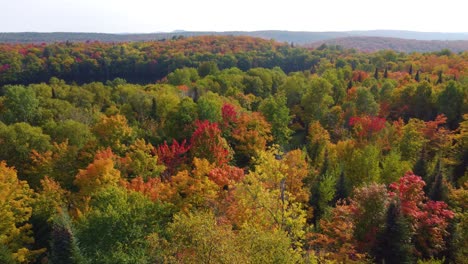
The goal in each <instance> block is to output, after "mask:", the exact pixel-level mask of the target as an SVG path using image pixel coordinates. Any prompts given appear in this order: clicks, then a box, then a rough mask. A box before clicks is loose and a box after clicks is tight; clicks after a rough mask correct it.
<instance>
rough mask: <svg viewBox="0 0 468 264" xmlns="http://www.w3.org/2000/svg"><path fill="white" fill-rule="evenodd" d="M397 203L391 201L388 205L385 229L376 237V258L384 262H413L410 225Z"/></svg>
mask: <svg viewBox="0 0 468 264" xmlns="http://www.w3.org/2000/svg"><path fill="white" fill-rule="evenodd" d="M397 203H398V202H392V203H391V204H390V206H389V207H388V210H387V219H386V224H385V229H384V230H383V232H382V233H381V234H380V235H379V238H378V241H379V245H378V248H377V251H376V258H377V260H378V261H379V262H385V263H413V259H412V246H411V232H410V226H409V223H408V222H407V220H406V219H405V218H404V216H402V215H401V213H400V206H399V205H398V204H397Z"/></svg>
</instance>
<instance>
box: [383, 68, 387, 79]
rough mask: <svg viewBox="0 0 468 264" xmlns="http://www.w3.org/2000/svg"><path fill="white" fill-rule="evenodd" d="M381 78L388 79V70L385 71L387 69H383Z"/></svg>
mask: <svg viewBox="0 0 468 264" xmlns="http://www.w3.org/2000/svg"><path fill="white" fill-rule="evenodd" d="M383 77H384V78H385V79H387V78H388V69H387V68H385V72H384V75H383Z"/></svg>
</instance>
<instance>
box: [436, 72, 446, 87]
mask: <svg viewBox="0 0 468 264" xmlns="http://www.w3.org/2000/svg"><path fill="white" fill-rule="evenodd" d="M443 81H444V80H443V76H442V71H439V78H438V79H437V84H441V83H442V82H443Z"/></svg>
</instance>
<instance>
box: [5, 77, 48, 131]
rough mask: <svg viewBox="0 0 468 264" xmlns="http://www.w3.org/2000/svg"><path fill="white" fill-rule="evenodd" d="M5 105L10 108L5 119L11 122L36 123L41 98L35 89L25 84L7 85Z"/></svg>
mask: <svg viewBox="0 0 468 264" xmlns="http://www.w3.org/2000/svg"><path fill="white" fill-rule="evenodd" d="M3 89H4V90H5V98H4V102H3V103H4V105H5V107H6V108H7V109H8V110H7V112H6V113H5V114H4V116H3V118H2V119H3V121H4V122H6V123H8V124H11V123H17V122H27V123H28V122H29V123H34V122H35V121H36V120H35V119H36V117H37V113H38V112H37V109H38V107H39V100H38V99H37V97H36V94H35V93H34V91H33V90H32V89H30V88H26V87H24V86H20V85H15V86H5V87H4V88H3Z"/></svg>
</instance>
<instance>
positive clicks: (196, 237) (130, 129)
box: [0, 38, 468, 263]
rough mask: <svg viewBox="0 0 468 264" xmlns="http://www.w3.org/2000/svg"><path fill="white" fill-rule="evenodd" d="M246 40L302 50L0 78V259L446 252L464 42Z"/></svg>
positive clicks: (325, 259)
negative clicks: (300, 44) (278, 55)
mask: <svg viewBox="0 0 468 264" xmlns="http://www.w3.org/2000/svg"><path fill="white" fill-rule="evenodd" d="M195 40H196V39H193V40H177V41H175V42H176V43H192V44H193V43H194V41H195ZM204 40H205V38H201V40H200V41H201V43H205V42H204ZM215 40H219V39H218V38H215ZM242 40H243V38H241V39H237V40H236V41H239V42H241V43H242ZM184 41H186V42H184ZM226 43H227V44H229V43H231V42H229V41H227V42H226ZM234 43H237V42H234ZM262 43H264V44H268V45H269V46H268V49H271V47H277V49H282V48H284V49H285V50H289V51H291V52H292V55H291V57H288V56H286V55H285V58H284V60H292V58H295V55H294V54H295V52H304V54H308V55H310V56H313V54H316V56H318V58H319V59H318V62H317V63H316V64H315V65H314V66H311V68H310V69H307V70H305V71H294V72H290V73H286V72H285V70H284V69H282V68H281V67H278V66H281V64H272V65H270V66H271V67H269V68H259V67H253V66H252V67H248V68H246V69H239V68H236V67H227V68H225V69H223V67H220V65H222V63H223V60H217V59H209V60H207V61H199V62H198V65H193V66H195V67H182V68H177V69H175V70H173V71H172V72H170V73H169V74H168V75H167V76H165V78H162V79H161V80H159V81H158V82H157V83H151V84H132V83H130V82H128V80H125V79H122V78H116V79H113V80H108V81H106V82H104V83H103V82H90V83H86V84H82V85H79V84H76V83H73V82H66V81H64V80H61V79H59V78H56V77H52V78H51V79H50V80H48V81H47V83H46V82H43V83H32V84H28V85H11V84H9V85H4V86H3V87H2V88H1V93H0V94H1V97H0V145H1V148H0V160H2V162H0V205H1V206H0V215H1V216H2V222H1V224H0V262H1V263H199V262H202V263H205V262H206V263H224V262H232V263H336V262H339V263H342V262H343V263H344V262H346V263H368V262H376V263H383V262H385V263H413V262H416V261H419V263H443V262H447V263H463V261H464V260H465V256H466V255H467V253H468V249H467V247H466V245H467V241H468V234H467V230H468V228H467V226H468V221H467V219H468V215H467V212H468V210H467V209H468V208H467V204H468V203H467V201H466V197H467V195H468V174H467V170H466V165H467V163H468V162H467V158H468V115H467V110H468V109H467V106H468V104H467V100H468V78H467V76H468V75H467V67H466V66H467V64H466V61H467V60H466V56H467V55H466V54H459V55H456V54H447V53H445V52H441V53H439V54H411V55H407V54H397V53H395V52H390V51H389V52H379V53H374V54H362V53H356V52H353V51H341V50H339V49H336V48H327V47H322V48H321V49H319V50H317V51H307V50H303V49H295V48H291V47H287V46H281V45H278V44H275V43H271V42H262ZM192 44H190V45H192ZM205 44H206V45H205ZM205 44H204V45H205V46H204V45H202V44H200V45H201V47H205V48H207V49H213V48H214V47H216V45H215V46H210V45H209V44H208V43H205ZM54 45H58V46H60V45H62V44H54ZM54 45H52V46H54ZM63 45H65V44H63ZM73 45H75V44H73ZM76 45H78V44H76ZM80 45H81V47H87V48H89V47H95V46H99V45H103V44H98V43H90V44H79V45H78V46H80ZM88 45H89V47H88ZM125 45H128V46H132V45H133V44H122V46H125ZM137 45H159V44H155V43H148V44H143V43H139V44H137ZM78 46H76V47H78ZM190 47H191V46H190ZM179 48H180V47H179ZM179 48H175V49H179ZM180 49H182V48H180ZM231 49H232V50H236V46H235V45H234V44H232V46H231ZM149 50H150V49H149ZM149 50H148V52H149ZM182 50H183V51H184V54H185V53H186V54H190V51H188V49H187V50H186V49H185V48H183V49H182ZM171 52H172V51H171ZM207 52H208V51H207ZM251 52H253V53H255V52H257V53H258V54H261V52H262V51H261V50H259V51H255V48H254V47H252V51H251ZM125 58H126V59H128V58H127V57H125ZM60 65H62V64H60ZM74 81H75V82H78V80H74Z"/></svg>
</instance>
